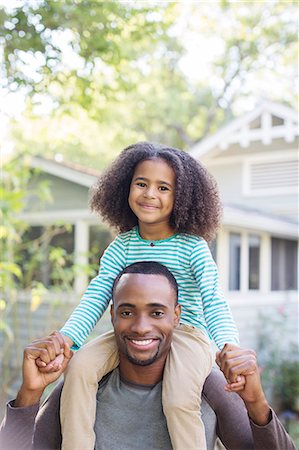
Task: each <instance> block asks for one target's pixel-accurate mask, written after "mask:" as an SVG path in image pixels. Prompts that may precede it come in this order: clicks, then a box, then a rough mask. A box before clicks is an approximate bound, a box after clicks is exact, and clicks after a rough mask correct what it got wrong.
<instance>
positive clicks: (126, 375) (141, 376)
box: [119, 355, 165, 386]
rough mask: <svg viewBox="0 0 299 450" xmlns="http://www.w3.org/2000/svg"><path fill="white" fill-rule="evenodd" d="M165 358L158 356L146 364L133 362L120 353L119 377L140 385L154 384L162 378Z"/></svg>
mask: <svg viewBox="0 0 299 450" xmlns="http://www.w3.org/2000/svg"><path fill="white" fill-rule="evenodd" d="M164 365H165V359H163V358H159V360H157V361H155V362H154V363H152V364H149V365H148V366H141V365H138V364H133V363H131V362H130V361H128V359H126V358H125V357H123V356H122V355H120V358H119V373H120V377H121V378H123V379H124V380H126V381H129V382H130V383H134V384H140V385H149V386H151V385H154V384H157V383H159V381H161V380H162V378H163V371H164Z"/></svg>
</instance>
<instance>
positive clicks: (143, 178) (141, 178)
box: [134, 177, 172, 187]
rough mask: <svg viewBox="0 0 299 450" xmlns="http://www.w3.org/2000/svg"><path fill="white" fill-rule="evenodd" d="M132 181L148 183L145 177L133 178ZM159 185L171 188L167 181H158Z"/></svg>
mask: <svg viewBox="0 0 299 450" xmlns="http://www.w3.org/2000/svg"><path fill="white" fill-rule="evenodd" d="M134 181H149V180H148V178H145V177H136V178H134ZM158 183H159V184H167V186H169V187H172V185H171V184H170V183H168V182H167V181H163V180H158Z"/></svg>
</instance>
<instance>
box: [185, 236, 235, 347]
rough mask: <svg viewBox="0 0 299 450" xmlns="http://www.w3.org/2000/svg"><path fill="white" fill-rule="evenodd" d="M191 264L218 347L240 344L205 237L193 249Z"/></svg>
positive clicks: (210, 330) (205, 316) (208, 324)
mask: <svg viewBox="0 0 299 450" xmlns="http://www.w3.org/2000/svg"><path fill="white" fill-rule="evenodd" d="M190 264H191V267H192V270H193V273H194V276H195V279H196V282H197V285H198V287H199V290H200V294H201V298H202V303H203V312H204V318H205V321H206V324H207V328H208V331H209V333H210V334H211V336H212V337H213V339H214V341H215V343H216V345H217V347H218V348H219V350H222V348H223V347H224V345H225V344H226V343H231V344H236V345H239V333H238V330H237V327H236V324H235V321H234V319H233V317H232V313H231V310H230V307H229V305H228V302H227V300H226V298H225V297H224V294H223V292H222V290H221V288H220V284H219V275H218V269H217V266H216V264H215V262H214V260H213V258H212V255H211V252H210V249H209V247H208V245H207V243H206V242H205V241H204V240H203V239H202V240H201V241H200V242H199V243H198V245H197V246H196V247H195V248H194V249H193V251H192V254H191V261H190Z"/></svg>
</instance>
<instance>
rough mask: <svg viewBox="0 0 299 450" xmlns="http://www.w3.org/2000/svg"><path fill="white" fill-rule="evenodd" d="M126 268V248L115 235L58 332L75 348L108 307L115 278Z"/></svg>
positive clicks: (79, 345) (119, 237)
mask: <svg viewBox="0 0 299 450" xmlns="http://www.w3.org/2000/svg"><path fill="white" fill-rule="evenodd" d="M124 267H125V247H124V244H123V241H122V239H121V236H118V237H117V238H116V239H115V240H114V241H113V242H112V243H111V244H110V245H109V247H108V248H107V250H106V251H105V253H104V254H103V256H102V258H101V262H100V270H99V274H98V275H97V276H96V277H95V278H94V279H93V280H91V282H90V284H89V286H88V288H87V290H86V292H85V293H84V295H83V297H82V299H81V302H80V303H79V305H78V306H77V307H76V308H75V310H74V311H73V313H72V314H71V316H70V318H69V319H68V321H67V322H66V323H65V325H64V326H63V327H62V329H61V330H60V332H61V333H62V334H63V335H64V336H66V337H68V338H69V339H71V340H72V341H73V349H78V348H80V347H81V345H82V344H83V343H84V341H85V339H86V338H87V336H88V335H89V334H90V332H91V331H92V329H93V328H94V327H95V325H96V323H97V322H98V320H99V319H100V318H101V317H102V315H103V313H104V312H105V310H106V309H107V307H108V305H109V302H110V300H111V295H112V286H113V282H114V279H115V278H116V276H117V275H118V274H119V272H120V271H121V270H122V269H123V268H124Z"/></svg>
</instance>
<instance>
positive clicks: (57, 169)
mask: <svg viewBox="0 0 299 450" xmlns="http://www.w3.org/2000/svg"><path fill="white" fill-rule="evenodd" d="M30 166H31V167H33V168H37V169H40V170H42V171H43V172H46V173H49V174H50V175H53V176H56V177H59V178H63V179H64V180H68V181H71V182H73V183H76V184H79V185H81V186H85V187H88V188H89V187H90V186H91V185H92V184H93V183H94V182H95V180H96V179H97V178H98V177H99V176H100V174H101V173H100V172H99V171H98V170H95V169H91V168H88V167H84V166H81V165H80V164H75V163H69V162H58V161H55V160H54V159H47V158H42V157H40V156H33V157H32V158H31V160H30Z"/></svg>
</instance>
